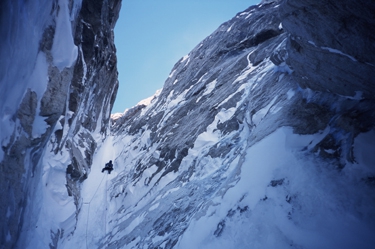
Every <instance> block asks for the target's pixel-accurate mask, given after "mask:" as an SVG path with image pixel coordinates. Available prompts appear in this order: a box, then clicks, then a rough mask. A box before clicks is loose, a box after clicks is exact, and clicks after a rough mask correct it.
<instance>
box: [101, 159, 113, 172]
mask: <svg viewBox="0 0 375 249" xmlns="http://www.w3.org/2000/svg"><path fill="white" fill-rule="evenodd" d="M105 170H108V174H111V171H112V170H113V164H112V160H110V161H109V162H108V163H106V164H105V167H104V168H103V169H102V173H103V172H104V171H105Z"/></svg>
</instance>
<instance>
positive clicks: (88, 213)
mask: <svg viewBox="0 0 375 249" xmlns="http://www.w3.org/2000/svg"><path fill="white" fill-rule="evenodd" d="M106 175H107V174H104V175H103V177H102V180H101V181H100V183H99V185H98V187H97V188H96V190H95V192H94V194H93V196H92V197H91V199H90V201H89V202H84V203H83V204H86V205H88V206H89V207H88V209H87V220H86V249H88V245H87V229H88V226H89V218H90V205H91V202H92V200H93V199H94V197H95V195H96V193H97V192H98V190H99V187H100V185H102V182H103V180H104V177H106ZM106 182H107V181H106ZM106 185H107V184H106ZM106 198H107V194H106Z"/></svg>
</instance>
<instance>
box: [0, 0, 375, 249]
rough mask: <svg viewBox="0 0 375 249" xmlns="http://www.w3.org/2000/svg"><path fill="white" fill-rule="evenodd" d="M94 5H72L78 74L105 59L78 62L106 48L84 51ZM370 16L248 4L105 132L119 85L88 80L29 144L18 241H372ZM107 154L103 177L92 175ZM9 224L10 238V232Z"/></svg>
mask: <svg viewBox="0 0 375 249" xmlns="http://www.w3.org/2000/svg"><path fill="white" fill-rule="evenodd" d="M62 2H63V1H62V0H61V2H60V3H62ZM94 2H95V1H94ZM103 3H107V2H106V1H104V2H103ZM116 3H117V2H108V4H109V6H112V7H113V6H117V5H116ZM86 4H87V3H86ZM101 6H102V7H103V6H107V5H106V4H103V5H101ZM96 7H98V6H97V5H95V4H94V5H85V1H83V2H82V8H81V12H80V13H81V15H83V16H85V15H84V14H86V15H88V16H86V17H83V19H82V20H81V21H80V22H81V24H84V25H82V26H81V28H82V34H86V35H83V36H82V37H81V38H82V39H83V40H84V41H85V42H82V48H81V47H80V46H79V45H78V44H79V43H75V44H76V46H77V51H78V55H81V56H82V58H84V59H83V60H82V65H85V66H82V67H81V71H80V72H85V73H83V75H85V77H81V78H79V79H81V80H82V81H79V80H77V81H74V82H76V83H79V82H86V81H85V80H86V79H89V78H90V77H94V78H95V77H96V76H97V75H98V72H97V71H95V70H94V69H98V68H101V67H100V65H106V66H108V64H106V62H108V63H110V62H111V59H109V60H106V59H108V58H113V57H111V56H113V55H112V54H111V53H109V54H110V55H111V56H109V57H106V56H104V57H100V56H99V57H95V58H93V59H91V60H90V61H91V62H92V64H91V65H92V69H91V71H90V69H89V66H87V65H89V64H88V61H89V59H88V58H92V57H90V56H97V55H98V54H100V52H99V51H102V50H100V49H94V50H93V51H91V50H89V49H86V50H85V49H84V48H87V47H86V46H83V44H86V45H90V44H91V45H93V44H95V43H90V41H92V40H91V39H94V37H95V36H93V35H91V36H90V35H89V34H91V33H90V32H89V31H91V30H97V29H96V28H95V26H92V25H93V24H94V23H98V20H104V19H105V20H107V19H106V18H103V17H102V15H98V16H95V15H93V14H92V13H93V10H94V9H97V8H96ZM112 7H111V8H112ZM103 8H104V9H105V7H103ZM111 8H110V11H109V12H105V11H104V13H109V14H108V16H110V17H111V16H112V14H111V13H112V11H114V13H116V7H113V8H112V9H111ZM374 9H375V6H374V4H373V3H371V2H367V1H364V0H363V1H360V2H358V1H349V0H347V1H340V2H337V1H329V4H321V3H318V2H316V1H311V0H287V1H263V2H262V4H260V5H257V6H252V7H250V8H248V9H247V10H245V11H243V12H241V13H238V14H237V15H236V16H235V17H234V18H233V19H231V20H230V21H228V22H226V23H224V24H222V25H221V26H220V27H219V28H218V29H217V30H216V31H215V32H214V33H213V34H212V35H210V36H209V37H207V38H206V39H205V40H204V41H202V42H201V43H200V44H198V45H197V46H196V48H195V49H193V51H191V52H190V53H189V54H188V55H186V56H184V57H183V58H181V60H180V61H178V62H177V63H176V65H175V66H174V68H173V69H172V70H171V74H170V76H169V77H168V79H167V80H166V82H165V85H164V87H163V89H162V90H161V91H160V92H157V93H156V94H155V95H154V96H153V97H151V98H150V99H148V100H147V101H143V102H140V103H139V105H137V106H135V107H134V108H131V109H129V110H127V111H126V112H125V113H123V114H117V115H115V116H112V117H113V119H112V125H111V127H110V128H111V129H110V133H109V132H108V131H109V130H108V129H107V128H108V126H107V124H108V115H109V114H108V113H109V110H110V105H111V103H112V102H111V101H110V98H111V96H112V99H113V96H114V95H115V88H116V84H113V85H111V88H110V90H108V92H106V93H103V94H104V96H102V97H99V96H101V95H99V93H97V92H94V93H92V92H91V90H92V89H96V88H95V87H96V86H97V84H98V85H99V84H100V80H101V79H105V78H104V77H108V75H106V74H105V73H104V72H103V73H102V74H100V73H99V75H102V76H100V77H99V79H98V80H93V81H91V83H92V85H90V86H91V87H88V88H84V89H87V91H88V92H90V94H88V93H87V94H88V95H85V96H87V97H88V98H87V100H89V101H88V102H85V100H86V98H80V99H77V98H69V99H68V100H67V104H66V106H69V108H70V106H76V107H77V108H74V110H72V109H67V110H70V111H67V112H65V113H66V114H65V116H64V117H61V119H60V120H64V121H63V122H58V123H57V125H56V126H54V127H55V128H54V131H55V132H54V133H52V135H51V136H49V137H48V139H46V142H45V145H43V146H44V147H43V146H42V147H37V148H43V150H41V151H42V154H41V156H40V160H37V163H36V164H35V173H34V178H30V177H29V176H28V175H26V177H25V178H26V179H27V180H28V181H29V182H32V183H33V184H32V185H30V184H26V185H25V184H24V185H22V184H21V185H20V186H21V187H22V186H26V187H30V186H31V187H33V188H32V189H31V190H30V191H29V192H32V193H33V194H29V195H28V203H27V205H23V206H22V207H24V209H25V211H23V213H24V215H23V216H17V217H22V219H23V220H24V221H23V223H20V225H19V226H20V227H21V228H22V230H21V232H20V237H19V239H18V244H17V245H18V247H19V248H48V247H50V248H215V249H216V248H373V245H374V244H375V238H374V236H373V234H374V233H375V209H374V206H375V194H374V190H375V189H374V188H375V185H374V182H375V142H374V141H375V114H374V113H375V112H374V110H375V95H374V92H373V91H374V89H375V88H374V87H373V86H374V81H373V79H374V78H375V70H374V68H375V66H374V65H375V61H374V58H375V57H374V56H373V55H374V54H375V53H374V51H375V48H374V46H373V44H375V43H374V41H375V38H374V36H373V35H372V32H371V30H373V28H374V26H375V25H374V20H373V18H372V16H371V13H374ZM114 15H115V16H116V14H114ZM99 16H100V17H99ZM85 18H88V19H85ZM78 20H80V19H78ZM351 20H353V22H351ZM355 23H360V24H361V25H360V26H356V24H355ZM112 24H113V25H114V23H112ZM72 27H73V26H72ZM85 27H86V29H85ZM77 30H78V29H77ZM85 32H88V33H89V34H87V33H85ZM99 33H100V32H99ZM96 34H98V33H96ZM84 38H85V39H86V40H85V39H84ZM103 39H104V38H103V37H102V38H101V39H99V41H103ZM76 40H77V38H75V41H76ZM78 40H80V39H78ZM110 44H111V43H110ZM353 44H354V45H355V44H361V46H354V45H353ZM67 47H69V46H67ZM89 47H90V46H89ZM94 47H97V46H96V45H95V46H94ZM98 47H99V48H103V46H101V45H100V46H98ZM104 47H105V46H104ZM71 48H73V50H74V47H71ZM109 51H112V50H109ZM73 52H74V51H73ZM77 58H81V57H77ZM65 59H66V58H65ZM103 60H104V61H105V62H103ZM57 61H59V60H57ZM68 61H69V60H65V62H66V63H68ZM56 63H57V62H56ZM76 64H77V62H76ZM56 67H58V65H56ZM75 68H76V67H75ZM106 69H108V68H106ZM77 70H78V69H77ZM78 71H79V70H78ZM114 71H115V70H114ZM110 75H112V76H113V74H110ZM112 83H113V82H112ZM75 88H77V89H81V90H82V88H79V87H78V86H75ZM99 89H103V85H101V86H100V88H99ZM77 91H78V90H77ZM99 92H100V91H99ZM78 93H79V91H78ZM37 96H39V95H37ZM105 96H106V97H105ZM102 98H104V99H105V101H102ZM4 103H5V102H4ZM52 103H53V102H52ZM82 103H83V104H82ZM88 103H89V104H88ZM94 103H99V107H98V108H99V109H95V110H93V109H91V108H89V106H90V107H91V105H94ZM90 104H91V105H90ZM21 106H22V105H21ZM21 109H22V108H21ZM98 110H103V111H98ZM104 110H106V111H104ZM69 115H71V116H72V117H76V118H73V119H72V121H71V122H67V121H65V120H66V119H67V117H70V116H69ZM88 115H89V117H90V118H87V116H88ZM78 117H80V118H78ZM18 119H19V121H17V122H22V120H24V119H25V117H19V116H18ZM3 120H7V119H4V118H3ZM59 123H60V124H61V126H60V125H59ZM81 124H82V126H81ZM4 127H5V126H4ZM9 127H13V126H9ZM32 127H34V126H32ZM24 129H25V128H24ZM25 130H26V129H25ZM56 131H57V132H56ZM59 131H60V132H61V133H62V136H60V137H61V138H62V139H61V140H59V139H58V137H59V136H58V134H60V133H59ZM107 132H108V133H107ZM4 134H5V133H4ZM9 134H11V133H6V135H7V136H10V135H9ZM7 136H4V138H7ZM4 138H3V137H2V143H3V146H4V143H5V145H7V144H9V140H6V139H5V140H4ZM11 139H14V138H11ZM4 141H5V142H4ZM30 146H31V145H30ZM9 148H12V147H7V148H5V149H3V151H4V152H3V155H4V158H5V157H6V156H8V157H9V158H12V157H11V154H10V151H9ZM31 148H33V149H34V151H36V149H35V148H34V147H33V146H31ZM88 148H90V149H88ZM27 153H29V152H27ZM26 155H30V154H26ZM109 160H112V161H113V163H114V171H112V173H111V174H107V173H106V172H105V173H102V172H101V170H102V168H103V167H104V165H105V163H106V162H108V161H109ZM5 162H9V161H5ZM26 162H27V161H26ZM3 165H7V164H6V163H4V161H3V162H2V170H3V168H4V166H3ZM20 165H23V164H20ZM28 165H29V164H27V165H26V166H28ZM30 179H31V180H30ZM32 179H34V180H32ZM9 186H11V185H9ZM16 186H19V185H16ZM8 188H9V189H12V187H8ZM12 191H13V190H12ZM2 198H3V197H2ZM18 198H19V199H21V200H22V198H21V197H18ZM4 200H6V201H8V203H11V201H10V200H9V199H6V198H5V199H4ZM8 206H9V205H8ZM8 206H2V208H3V209H2V212H3V214H4V215H5V216H6V217H7V219H9V220H10V217H11V215H12V212H13V209H11V208H9V207H8ZM14 209H15V208H14ZM4 210H5V211H4ZM7 210H9V211H7ZM19 212H21V211H19ZM14 224H17V225H18V224H19V223H16V222H14ZM4 226H5V225H4ZM4 226H2V229H3V231H5V232H3V234H5V235H2V236H3V237H2V241H6V243H8V244H6V246H8V247H9V245H10V243H13V242H14V241H16V239H13V235H12V232H14V231H15V229H13V230H12V229H10V228H9V227H7V226H5V228H4ZM8 231H9V233H10V235H9V236H10V237H8V235H7V233H8ZM8 238H9V240H8ZM10 241H11V242H10Z"/></svg>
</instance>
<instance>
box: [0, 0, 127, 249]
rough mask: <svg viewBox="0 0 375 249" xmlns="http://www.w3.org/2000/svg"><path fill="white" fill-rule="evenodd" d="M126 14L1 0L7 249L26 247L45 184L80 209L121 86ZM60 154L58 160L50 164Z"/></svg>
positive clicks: (99, 6)
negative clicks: (117, 33)
mask: <svg viewBox="0 0 375 249" xmlns="http://www.w3.org/2000/svg"><path fill="white" fill-rule="evenodd" d="M119 8H120V1H116V0H114V1H106V0H105V1H102V0H99V1H85V0H83V1H79V0H77V1H73V0H70V1H68V0H67V1H65V0H54V1H43V0H40V1H2V2H1V9H0V11H1V17H0V18H1V27H0V30H1V38H0V39H1V40H0V42H1V48H0V55H1V58H2V60H1V62H0V63H1V67H0V81H1V82H0V83H1V84H0V92H1V93H0V94H1V98H0V103H1V105H0V111H1V112H0V114H1V121H0V122H1V137H0V139H1V149H0V162H1V169H0V172H1V173H0V188H1V191H2V194H1V195H0V203H1V207H0V215H1V217H3V218H2V219H1V221H0V231H1V234H0V236H1V237H0V244H1V245H2V246H1V248H13V247H14V245H15V244H16V243H17V241H18V247H19V248H24V247H25V246H26V245H27V243H24V242H25V241H27V240H24V241H21V240H23V239H24V238H25V236H26V234H27V233H28V231H29V230H31V229H34V228H35V227H38V225H37V223H38V220H39V219H41V218H43V217H40V216H43V215H45V214H43V212H42V211H41V210H40V206H41V205H43V203H44V202H43V201H44V200H46V196H45V195H43V194H42V193H43V191H44V188H47V186H49V187H50V190H49V193H51V194H52V195H55V196H54V197H56V198H57V199H58V198H62V199H64V200H65V201H66V202H70V199H71V200H72V201H71V202H72V203H73V205H72V206H73V213H74V212H77V213H78V207H79V206H78V204H79V197H80V190H79V188H80V187H79V183H80V182H82V181H83V180H84V179H85V178H87V175H88V173H89V171H90V167H91V164H92V156H93V154H94V152H95V149H96V147H97V142H98V141H100V139H99V140H98V137H95V136H94V134H95V135H96V136H99V135H101V134H103V135H105V134H106V133H107V129H108V122H109V116H110V110H111V107H112V105H113V102H114V99H115V96H116V92H117V88H118V82H117V68H116V54H115V51H116V50H115V46H114V44H113V27H114V25H115V22H116V20H117V17H118V12H119ZM55 156H56V157H57V158H60V159H61V161H60V160H59V159H57V158H56V162H54V163H51V162H48V163H47V162H45V161H43V157H55ZM52 176H53V177H52ZM60 183H63V186H65V184H66V187H65V192H64V193H62V194H61V196H60V197H59V196H58V193H55V192H54V191H55V190H56V188H55V187H54V186H53V185H54V184H60ZM51 185H52V186H51ZM47 192H48V191H47ZM74 207H76V208H74ZM46 208H47V207H46ZM74 210H76V211H74ZM56 211H57V210H54V211H53V212H56ZM44 218H45V219H48V218H49V216H48V215H47V216H46V217H44ZM57 227H58V225H57ZM50 229H51V231H47V233H46V234H48V236H50V233H51V232H53V233H57V231H53V229H54V227H51V228H50ZM59 233H60V232H59ZM27 236H28V237H31V236H30V235H27ZM27 236H26V237H27ZM20 238H21V239H20ZM38 239H40V238H38ZM47 239H48V240H49V238H47ZM51 245H52V246H54V245H53V243H51ZM45 247H48V243H47V244H45V245H44V246H43V247H38V248H45ZM35 248H37V247H35Z"/></svg>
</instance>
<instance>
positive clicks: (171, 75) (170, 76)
mask: <svg viewBox="0 0 375 249" xmlns="http://www.w3.org/2000/svg"><path fill="white" fill-rule="evenodd" d="M175 72H176V69H175V70H173V71H172V72H171V73H170V74H169V76H168V78H172V77H173V75H174V73H175Z"/></svg>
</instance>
